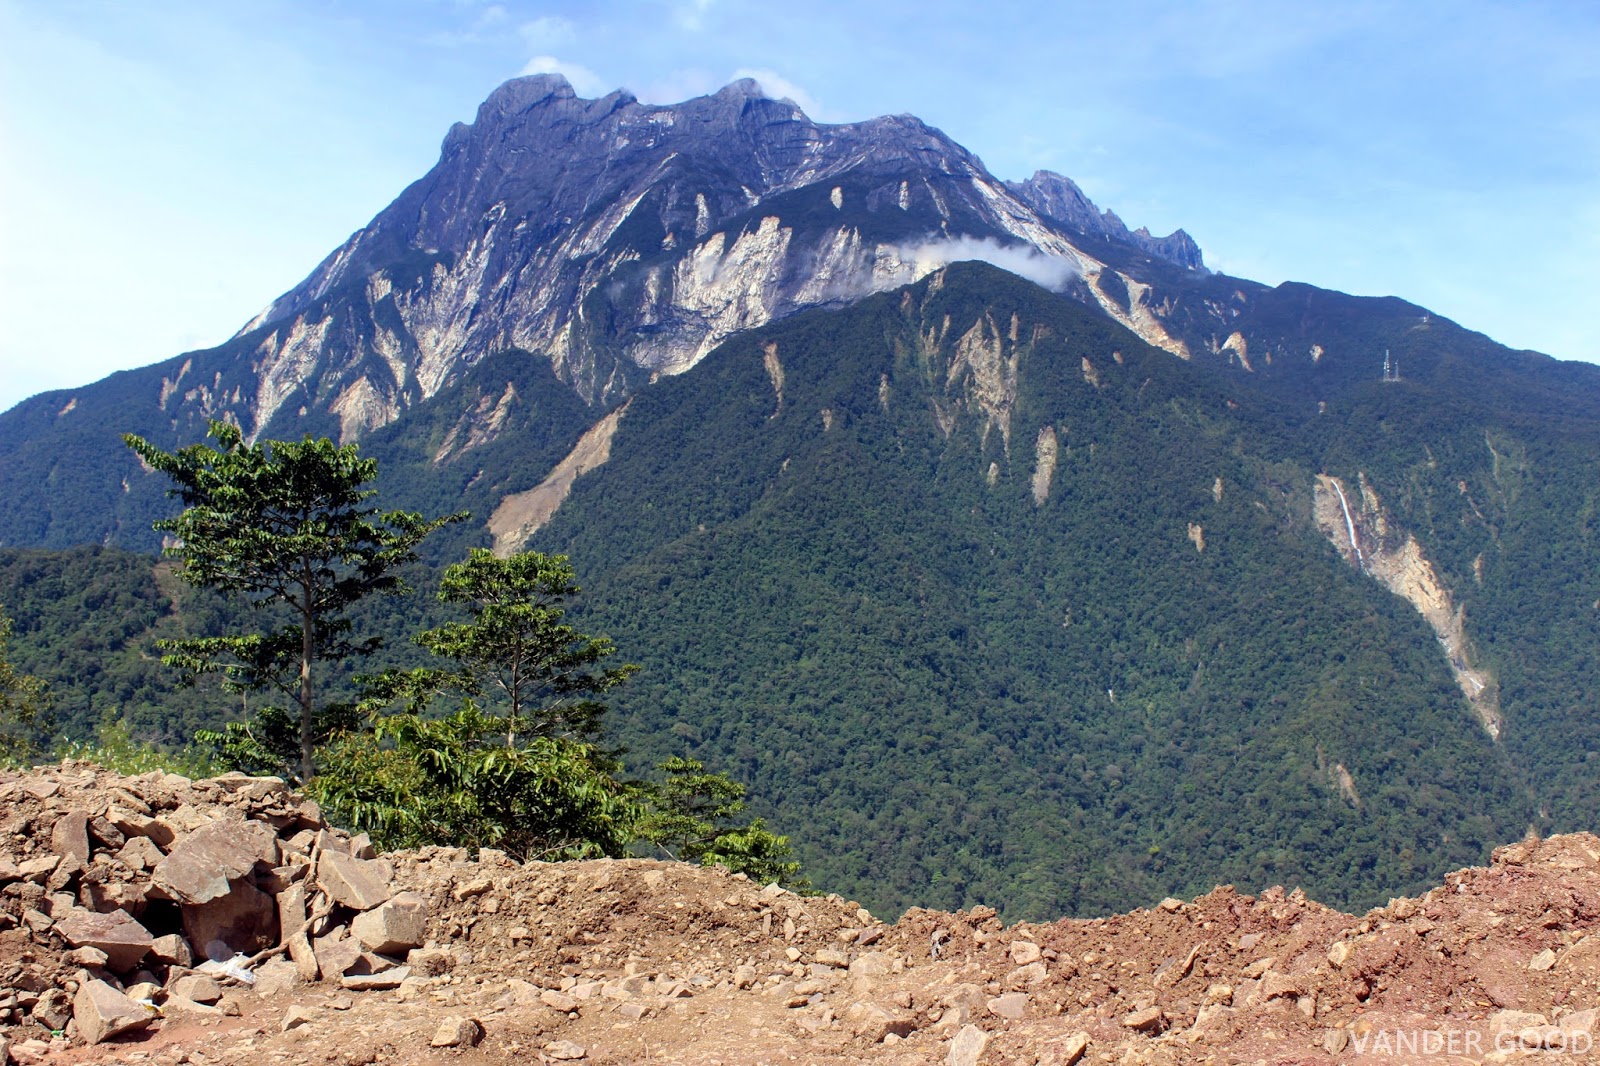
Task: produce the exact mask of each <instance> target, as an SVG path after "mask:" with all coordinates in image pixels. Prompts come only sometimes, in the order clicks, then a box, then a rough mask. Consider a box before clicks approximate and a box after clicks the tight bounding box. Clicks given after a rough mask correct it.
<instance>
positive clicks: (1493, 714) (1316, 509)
mask: <svg viewBox="0 0 1600 1066" xmlns="http://www.w3.org/2000/svg"><path fill="white" fill-rule="evenodd" d="M1351 495H1352V493H1351V492H1350V490H1349V489H1348V488H1346V486H1345V484H1344V482H1342V481H1341V480H1340V479H1339V478H1336V477H1330V476H1329V475H1327V474H1318V475H1317V479H1316V486H1315V491H1314V497H1313V500H1314V505H1313V514H1314V516H1315V518H1316V523H1317V528H1318V529H1320V530H1321V531H1322V534H1323V536H1325V537H1327V538H1328V540H1329V541H1331V542H1332V543H1333V545H1334V547H1336V548H1338V549H1339V553H1340V554H1341V555H1343V556H1344V557H1345V559H1346V560H1347V561H1349V562H1350V564H1351V565H1352V566H1355V567H1357V568H1358V569H1360V570H1361V571H1362V573H1365V574H1368V575H1370V576H1372V577H1373V578H1376V579H1377V580H1378V581H1380V582H1382V583H1383V585H1384V586H1385V587H1387V588H1388V589H1389V590H1390V591H1391V592H1393V593H1394V594H1395V595H1397V596H1399V597H1401V598H1402V599H1404V600H1405V601H1406V602H1407V603H1409V604H1411V606H1413V607H1415V608H1416V609H1417V613H1418V614H1420V615H1422V617H1423V619H1424V620H1426V621H1427V623H1428V625H1429V626H1431V627H1432V628H1433V632H1434V634H1435V635H1436V636H1437V637H1438V638H1439V644H1440V645H1441V646H1442V648H1443V649H1444V654H1445V657H1446V658H1447V659H1448V660H1449V662H1450V673H1451V674H1452V676H1454V677H1455V679H1456V684H1458V685H1460V686H1461V693H1462V695H1464V696H1466V698H1467V702H1469V703H1470V704H1471V705H1472V709H1473V712H1474V713H1475V714H1477V716H1478V720H1479V721H1480V722H1482V723H1483V728H1484V731H1485V732H1487V733H1488V734H1489V736H1491V737H1493V738H1495V739H1498V738H1499V736H1500V728H1501V720H1500V695H1499V686H1498V685H1497V684H1496V683H1495V678H1494V675H1493V674H1492V673H1490V672H1489V671H1488V670H1487V669H1485V668H1484V667H1482V666H1479V665H1475V664H1474V663H1473V661H1472V659H1473V652H1472V642H1471V641H1470V640H1469V639H1468V638H1467V629H1466V613H1465V611H1464V609H1463V608H1461V607H1459V606H1458V605H1457V604H1456V602H1455V600H1454V598H1453V597H1452V596H1451V595H1450V590H1449V589H1448V588H1446V587H1445V585H1444V583H1443V582H1442V581H1441V580H1440V579H1439V574H1438V571H1437V570H1435V569H1434V566H1433V563H1432V562H1430V561H1429V560H1428V557H1427V556H1426V555H1424V554H1423V551H1422V545H1421V544H1420V543H1419V542H1418V541H1417V538H1416V537H1415V536H1413V535H1412V534H1411V533H1409V532H1406V531H1404V530H1401V529H1399V528H1398V527H1397V526H1395V524H1394V521H1393V519H1392V518H1391V517H1390V516H1389V515H1388V513H1387V512H1386V511H1385V510H1384V508H1383V505H1382V503H1381V502H1380V501H1379V499H1378V494H1377V492H1375V491H1374V490H1373V488H1372V485H1371V483H1370V482H1368V481H1367V479H1366V477H1365V476H1364V475H1362V476H1360V478H1359V494H1358V495H1357V497H1356V499H1354V500H1352V499H1351Z"/></svg>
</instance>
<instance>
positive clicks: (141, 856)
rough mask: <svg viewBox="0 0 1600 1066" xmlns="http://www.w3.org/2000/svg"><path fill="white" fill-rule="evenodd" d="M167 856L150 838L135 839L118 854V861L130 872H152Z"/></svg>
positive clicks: (123, 846)
mask: <svg viewBox="0 0 1600 1066" xmlns="http://www.w3.org/2000/svg"><path fill="white" fill-rule="evenodd" d="M164 858H166V855H165V854H164V853H163V852H162V851H161V849H160V848H158V847H157V846H156V842H155V841H153V840H151V839H150V838H149V837H134V838H133V839H132V840H130V841H128V842H127V843H126V844H124V845H122V849H121V850H120V851H118V852H117V861H118V862H120V863H122V864H123V865H124V866H127V867H128V868H129V869H130V870H152V869H154V868H155V867H156V866H157V865H158V864H159V863H160V862H161V860H162V859H164Z"/></svg>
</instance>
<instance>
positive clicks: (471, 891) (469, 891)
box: [450, 877, 494, 903]
mask: <svg viewBox="0 0 1600 1066" xmlns="http://www.w3.org/2000/svg"><path fill="white" fill-rule="evenodd" d="M493 887H494V882H493V881H492V880H490V879H489V878H487V877H475V878H473V879H472V880H470V881H463V882H461V883H460V884H459V885H457V886H456V887H455V888H453V889H451V890H450V895H452V896H454V897H455V900H456V902H457V903H460V902H461V901H463V900H467V899H471V898H472V897H473V896H481V895H483V894H484V893H485V892H487V891H489V890H490V889H491V888H493Z"/></svg>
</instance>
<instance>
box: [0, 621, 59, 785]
mask: <svg viewBox="0 0 1600 1066" xmlns="http://www.w3.org/2000/svg"><path fill="white" fill-rule="evenodd" d="M10 642H11V619H10V618H8V617H6V616H5V615H4V614H0V763H12V762H21V761H22V760H24V759H27V758H29V757H30V756H32V755H34V754H35V753H36V752H38V750H39V746H38V737H39V736H40V735H41V734H43V733H45V732H47V731H48V730H49V728H50V693H49V691H48V690H47V689H46V688H45V684H44V682H43V681H40V680H39V679H38V678H36V677H30V676H28V675H27V674H23V673H18V672H17V670H16V668H15V667H13V666H12V665H11V657H10V656H9V655H8V654H7V653H6V652H7V647H8V645H9V644H10Z"/></svg>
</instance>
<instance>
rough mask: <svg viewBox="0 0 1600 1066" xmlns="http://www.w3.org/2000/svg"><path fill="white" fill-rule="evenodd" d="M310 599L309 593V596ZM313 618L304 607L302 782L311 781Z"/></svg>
mask: <svg viewBox="0 0 1600 1066" xmlns="http://www.w3.org/2000/svg"><path fill="white" fill-rule="evenodd" d="M307 598H308V599H309V594H308V597H307ZM311 638H312V618H311V611H310V609H309V607H308V608H304V609H302V610H301V612H300V783H301V784H302V785H305V784H308V783H309V782H310V781H311V772H312V766H311V657H312V656H313V655H314V654H315V651H314V649H313V648H312V641H311Z"/></svg>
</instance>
